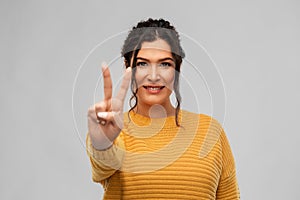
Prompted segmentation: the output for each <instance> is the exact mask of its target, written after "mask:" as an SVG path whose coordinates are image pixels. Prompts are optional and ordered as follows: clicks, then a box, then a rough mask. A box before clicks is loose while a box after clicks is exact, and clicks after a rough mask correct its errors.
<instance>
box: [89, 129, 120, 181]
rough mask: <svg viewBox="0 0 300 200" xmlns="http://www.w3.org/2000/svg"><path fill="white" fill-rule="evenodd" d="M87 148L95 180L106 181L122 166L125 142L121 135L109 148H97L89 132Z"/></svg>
mask: <svg viewBox="0 0 300 200" xmlns="http://www.w3.org/2000/svg"><path fill="white" fill-rule="evenodd" d="M86 150H87V154H88V156H89V158H90V163H91V168H92V179H93V181H94V182H98V183H100V182H102V181H104V180H105V179H107V178H109V177H110V176H112V175H113V174H114V173H115V172H116V170H118V169H120V168H121V165H122V161H123V158H124V142H123V140H122V138H121V136H119V137H118V138H117V139H116V140H115V141H114V144H113V145H112V146H111V147H109V148H108V149H106V150H97V149H95V148H94V147H93V145H92V143H91V138H90V136H89V134H87V138H86Z"/></svg>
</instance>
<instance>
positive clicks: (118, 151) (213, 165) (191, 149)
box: [86, 19, 239, 200]
mask: <svg viewBox="0 0 300 200" xmlns="http://www.w3.org/2000/svg"><path fill="white" fill-rule="evenodd" d="M122 56H123V57H124V63H125V66H126V71H125V74H124V77H123V81H122V84H121V87H120V90H119V92H118V94H117V96H116V97H115V98H113V97H112V88H113V86H112V80H111V76H110V71H109V68H108V66H105V65H104V66H103V67H102V73H103V79H104V96H105V97H104V99H103V101H101V102H99V103H96V104H95V105H93V106H92V107H91V108H89V111H88V129H89V130H88V134H87V140H86V142H87V152H88V155H89V157H90V161H91V166H92V177H93V180H94V181H95V182H99V183H101V184H102V186H103V187H104V190H105V194H104V199H189V200H190V199H197V200H199V199H239V189H238V185H237V180H236V170H235V163H234V158H233V155H232V152H231V149H230V145H229V143H228V140H227V138H226V135H225V132H224V130H223V129H222V127H221V125H220V124H219V123H218V122H217V121H216V120H214V119H213V118H211V117H210V116H207V115H204V114H196V113H192V112H189V111H185V110H182V109H180V102H181V96H180V93H179V74H180V68H181V63H182V59H183V58H184V56H185V54H184V51H183V50H182V48H181V46H180V41H179V35H178V33H177V32H176V30H175V28H174V27H173V26H172V25H170V23H169V22H168V21H165V20H163V19H159V20H153V19H148V20H147V21H141V22H139V23H138V24H137V26H136V27H133V29H132V30H131V31H130V32H129V34H128V36H127V39H126V40H125V43H124V46H123V49H122ZM129 85H130V87H131V91H132V98H131V106H132V107H131V109H130V110H129V111H128V112H125V113H123V105H124V99H125V96H126V92H127V90H128V88H129ZM172 91H174V93H175V96H176V100H177V103H176V105H175V107H174V106H173V105H172V103H171V101H170V95H171V93H172Z"/></svg>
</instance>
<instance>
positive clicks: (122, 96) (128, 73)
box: [117, 67, 131, 104]
mask: <svg viewBox="0 0 300 200" xmlns="http://www.w3.org/2000/svg"><path fill="white" fill-rule="evenodd" d="M130 79H131V67H128V68H127V69H126V71H125V74H124V77H123V80H122V83H121V86H120V90H119V92H118V95H117V98H118V99H119V100H121V101H122V104H123V102H124V99H125V97H126V93H127V90H128V87H129V83H130Z"/></svg>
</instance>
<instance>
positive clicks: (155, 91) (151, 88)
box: [143, 85, 165, 94]
mask: <svg viewBox="0 0 300 200" xmlns="http://www.w3.org/2000/svg"><path fill="white" fill-rule="evenodd" d="M164 87H165V86H159V85H143V88H145V89H146V90H147V91H148V92H149V93H150V94H158V93H159V92H160V91H161V90H162V89H163V88H164Z"/></svg>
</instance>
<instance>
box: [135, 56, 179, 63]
mask: <svg viewBox="0 0 300 200" xmlns="http://www.w3.org/2000/svg"><path fill="white" fill-rule="evenodd" d="M136 59H140V60H145V61H147V62H150V60H149V59H147V58H143V57H136ZM166 60H171V61H173V62H175V61H174V59H173V58H171V57H166V58H161V59H159V60H158V61H159V62H162V61H166Z"/></svg>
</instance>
